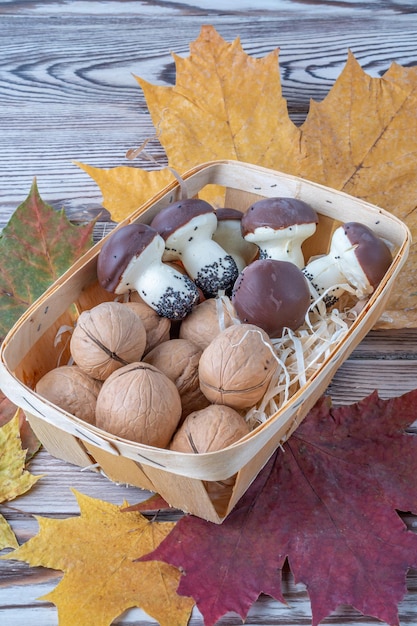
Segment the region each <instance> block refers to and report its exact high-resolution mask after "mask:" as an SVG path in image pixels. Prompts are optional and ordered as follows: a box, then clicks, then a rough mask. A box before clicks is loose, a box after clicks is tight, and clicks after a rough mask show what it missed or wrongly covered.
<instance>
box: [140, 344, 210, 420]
mask: <svg viewBox="0 0 417 626" xmlns="http://www.w3.org/2000/svg"><path fill="white" fill-rule="evenodd" d="M201 354H202V350H200V348H198V347H197V346H196V345H195V344H194V343H192V342H191V341H188V340H187V339H171V340H170V341H166V342H165V343H161V344H159V346H156V347H155V348H154V349H153V350H151V352H149V353H148V354H147V355H146V356H145V357H144V358H143V361H144V362H145V363H151V364H152V365H153V366H154V367H156V368H158V369H159V370H160V371H161V372H163V373H164V374H165V375H166V376H168V378H170V379H171V380H172V382H173V383H175V386H176V387H177V389H178V391H179V394H180V396H181V404H182V416H181V419H183V418H185V417H186V416H187V415H188V414H189V413H192V412H193V411H198V409H202V408H204V407H205V406H207V405H208V404H209V401H208V400H207V398H206V396H205V395H204V394H203V392H202V391H201V389H200V381H199V378H198V364H199V361H200V356H201Z"/></svg>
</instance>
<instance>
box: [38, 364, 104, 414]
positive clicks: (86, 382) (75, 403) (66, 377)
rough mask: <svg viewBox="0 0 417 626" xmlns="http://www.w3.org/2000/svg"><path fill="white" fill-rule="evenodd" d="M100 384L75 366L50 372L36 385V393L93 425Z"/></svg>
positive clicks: (66, 366)
mask: <svg viewBox="0 0 417 626" xmlns="http://www.w3.org/2000/svg"><path fill="white" fill-rule="evenodd" d="M100 389H101V382H99V381H98V380H94V378H91V376H89V375H88V374H86V373H85V372H84V371H83V370H82V369H80V368H79V367H77V366H76V365H62V366H61V367H56V368H55V369H53V370H50V371H49V372H47V373H46V374H44V376H42V378H41V379H40V380H39V381H38V383H37V384H36V388H35V390H36V392H37V393H38V394H39V395H41V396H42V397H43V398H46V399H47V400H49V402H52V404H55V405H56V406H58V407H60V408H61V409H63V410H64V411H67V412H68V413H71V414H72V415H75V416H76V417H79V418H80V419H82V420H84V421H86V422H88V423H89V424H94V423H95V412H96V402H97V396H98V394H99V391H100Z"/></svg>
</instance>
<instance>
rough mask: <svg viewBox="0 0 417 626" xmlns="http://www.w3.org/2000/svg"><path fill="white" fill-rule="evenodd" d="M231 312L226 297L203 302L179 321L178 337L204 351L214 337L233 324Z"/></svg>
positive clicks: (229, 303)
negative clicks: (187, 340)
mask: <svg viewBox="0 0 417 626" xmlns="http://www.w3.org/2000/svg"><path fill="white" fill-rule="evenodd" d="M232 312H233V313H234V309H233V308H232V304H231V302H230V300H229V298H226V296H225V297H222V298H208V299H207V300H203V302H201V303H200V304H197V306H195V307H194V308H193V310H192V311H191V313H189V314H188V315H187V317H185V318H184V319H183V320H182V321H181V326H180V330H179V336H180V338H181V339H189V340H190V341H192V342H193V343H195V344H196V345H197V346H199V347H200V348H201V349H202V350H204V348H207V346H208V345H209V343H211V341H212V340H213V339H214V337H216V335H218V334H219V333H221V332H222V330H224V329H225V328H228V327H229V326H231V325H232V324H233V317H232V315H233V313H232ZM236 318H237V316H236Z"/></svg>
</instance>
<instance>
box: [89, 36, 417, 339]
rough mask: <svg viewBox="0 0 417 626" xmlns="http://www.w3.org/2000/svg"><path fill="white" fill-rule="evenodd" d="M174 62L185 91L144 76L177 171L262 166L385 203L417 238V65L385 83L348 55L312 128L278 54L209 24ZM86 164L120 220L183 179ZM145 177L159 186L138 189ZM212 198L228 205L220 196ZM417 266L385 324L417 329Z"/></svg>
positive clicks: (312, 116)
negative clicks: (295, 107) (295, 116)
mask: <svg viewBox="0 0 417 626" xmlns="http://www.w3.org/2000/svg"><path fill="white" fill-rule="evenodd" d="M173 57H174V60H175V65H176V83H175V86H173V87H171V86H169V87H167V86H159V85H152V84H150V83H148V82H147V81H145V80H143V79H141V78H139V77H137V80H138V82H139V84H140V86H141V87H142V89H143V92H144V95H145V99H146V102H147V105H148V109H149V112H150V115H151V118H152V121H153V124H154V126H155V127H156V128H158V133H159V135H158V137H159V140H160V142H161V144H162V146H163V147H164V149H165V151H166V154H167V158H168V165H169V166H170V167H171V168H175V170H177V171H178V172H179V173H180V174H183V173H184V172H185V171H187V170H188V169H190V168H192V167H194V166H195V165H198V164H199V163H204V162H206V161H212V160H216V159H236V160H239V161H244V162H250V163H254V164H257V165H262V166H264V167H269V168H271V169H274V170H280V171H283V172H286V173H289V174H293V175H296V176H300V177H303V178H306V179H310V180H313V181H315V182H318V183H321V184H323V185H327V186H329V187H332V188H334V189H338V190H342V191H345V192H347V193H349V194H351V195H353V196H356V197H359V198H362V199H364V200H367V201H368V202H371V203H373V204H376V205H378V206H381V207H383V208H384V209H387V210H389V211H392V212H393V213H394V214H395V215H396V216H397V217H399V218H401V219H403V220H404V221H405V222H406V223H407V225H408V226H409V228H410V230H411V233H412V234H414V235H416V234H417V219H416V205H417V202H416V198H417V176H416V175H415V162H416V155H417V117H416V115H415V111H416V110H417V68H402V67H400V66H398V65H396V64H393V65H392V66H391V68H390V69H389V70H388V71H387V72H386V73H385V74H384V76H382V77H381V78H372V77H370V76H369V75H367V74H366V73H365V72H364V71H363V70H362V68H361V67H360V65H359V64H358V62H357V61H356V59H355V57H354V56H353V54H351V53H348V58H347V62H346V65H345V67H344V69H343V71H342V72H341V74H340V76H339V78H338V79H337V80H336V81H335V83H334V85H333V86H332V88H331V90H330V91H329V94H328V95H327V97H326V98H325V99H324V100H323V101H322V102H320V103H319V102H314V101H312V102H311V104H310V110H309V113H308V116H307V118H306V120H305V122H304V123H303V124H302V125H301V126H300V127H297V126H296V125H295V124H294V123H293V122H292V121H291V119H290V118H289V115H288V110H287V103H286V100H285V99H284V98H283V96H282V90H281V83H280V73H279V65H278V50H274V51H273V52H271V53H269V54H268V55H266V56H265V57H264V58H253V57H251V56H249V55H248V54H246V53H245V52H244V50H243V49H242V47H241V45H240V42H239V39H237V40H235V41H234V42H232V43H227V42H225V41H224V40H223V39H222V37H221V36H220V35H219V34H218V33H217V32H216V30H215V29H214V28H213V27H212V26H203V28H202V29H201V33H200V35H199V37H198V38H197V39H196V41H194V42H192V43H191V44H190V56H189V57H188V58H180V57H178V56H177V55H175V54H174V55H173ZM81 167H83V168H84V169H85V170H86V171H87V172H88V173H89V174H90V175H92V176H93V178H94V179H95V180H96V182H97V183H98V185H99V186H100V188H101V190H102V193H103V196H104V203H105V206H106V208H107V209H108V210H109V211H110V213H111V214H112V216H113V219H115V220H116V221H120V220H121V219H123V218H124V217H126V216H127V215H128V213H129V212H131V210H132V208H133V207H136V208H137V207H139V206H140V205H141V204H143V203H144V202H145V201H146V200H148V199H149V197H150V193H149V192H150V191H151V189H155V186H157V184H158V183H159V182H161V183H162V181H167V182H168V181H172V180H173V176H172V174H171V172H169V170H168V169H167V168H164V169H163V170H159V171H154V172H145V171H143V170H141V169H140V168H137V167H124V168H114V169H112V170H101V169H99V168H91V167H89V166H85V165H81ZM138 172H140V176H141V177H143V180H147V181H148V182H149V184H147V185H146V184H143V185H142V186H141V185H139V184H136V183H135V181H136V179H137V178H138V175H139V174H138ZM157 177H158V180H157ZM141 180H142V178H141ZM154 185H155V186H154ZM111 191H112V194H111V193H110V192H111ZM203 195H204V197H205V198H206V199H208V200H210V201H212V202H213V203H214V204H217V205H218V206H220V204H221V197H220V195H219V192H218V190H214V191H213V190H211V191H210V192H209V193H208V194H206V193H204V194H203ZM340 219H341V220H343V215H341V216H340ZM414 238H415V239H416V240H417V236H415V237H414ZM415 267H417V249H416V247H415V246H411V252H410V259H409V261H408V263H407V265H406V269H405V270H404V271H403V273H402V276H401V277H400V279H399V281H398V285H397V288H396V289H395V291H394V294H393V296H392V298H391V300H390V303H389V305H388V310H387V312H386V314H385V316H384V318H385V322H384V323H381V324H380V325H388V326H391V327H402V326H413V325H415V309H416V306H417V291H416V290H415V288H414V285H413V274H414V271H413V268H415Z"/></svg>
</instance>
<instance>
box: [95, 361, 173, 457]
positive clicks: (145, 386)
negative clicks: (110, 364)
mask: <svg viewBox="0 0 417 626" xmlns="http://www.w3.org/2000/svg"><path fill="white" fill-rule="evenodd" d="M181 410H182V409H181V399H180V395H179V393H178V390H177V388H176V386H175V385H174V383H173V382H172V380H170V379H169V378H168V377H167V376H165V374H163V373H162V372H160V371H159V370H158V369H156V367H154V366H153V365H150V364H149V363H143V362H138V363H130V364H128V365H125V366H123V367H121V368H119V369H117V370H116V371H115V372H113V374H111V375H110V376H109V377H108V378H107V379H106V380H105V381H104V383H103V386H102V388H101V390H100V393H99V395H98V398H97V406H96V425H97V426H98V427H99V428H102V429H103V430H106V431H107V432H109V433H112V434H113V435H117V436H118V437H122V438H124V439H130V440H131V441H136V442H137V443H143V444H146V445H149V446H156V447H159V448H165V447H166V446H168V444H169V442H170V440H171V438H172V435H173V433H174V432H175V430H176V428H177V426H178V423H179V420H180V417H181Z"/></svg>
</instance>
